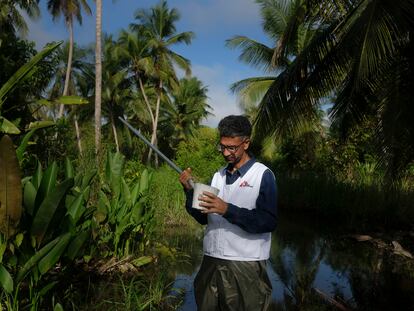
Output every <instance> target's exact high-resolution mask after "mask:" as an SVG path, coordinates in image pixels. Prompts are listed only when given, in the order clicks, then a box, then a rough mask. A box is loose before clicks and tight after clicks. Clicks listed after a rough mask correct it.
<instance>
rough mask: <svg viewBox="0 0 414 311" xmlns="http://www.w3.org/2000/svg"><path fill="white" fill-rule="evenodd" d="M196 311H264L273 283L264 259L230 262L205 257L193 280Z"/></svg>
mask: <svg viewBox="0 0 414 311" xmlns="http://www.w3.org/2000/svg"><path fill="white" fill-rule="evenodd" d="M194 292H195V299H196V303H197V309H198V311H218V310H220V311H265V310H267V308H268V307H269V304H270V300H271V293H272V284H271V283H270V280H269V277H268V275H267V272H266V262H265V261H231V260H224V259H219V258H213V257H209V256H204V258H203V262H202V263H201V267H200V270H199V272H198V274H197V276H196V278H195V280H194Z"/></svg>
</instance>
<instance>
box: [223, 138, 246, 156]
mask: <svg viewBox="0 0 414 311" xmlns="http://www.w3.org/2000/svg"><path fill="white" fill-rule="evenodd" d="M246 141H248V139H243V141H242V142H241V143H240V144H238V145H236V146H226V145H222V144H218V145H217V151H219V152H224V151H225V150H226V149H227V151H228V152H230V153H236V152H237V151H238V150H239V148H240V146H241V145H243V144H244V143H245V142H246Z"/></svg>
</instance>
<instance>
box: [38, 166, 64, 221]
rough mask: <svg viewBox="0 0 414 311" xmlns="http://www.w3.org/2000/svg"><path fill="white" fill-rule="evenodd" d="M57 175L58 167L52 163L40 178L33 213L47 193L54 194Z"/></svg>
mask: <svg viewBox="0 0 414 311" xmlns="http://www.w3.org/2000/svg"><path fill="white" fill-rule="evenodd" d="M57 173H58V167H57V164H56V162H53V163H52V165H50V166H49V167H48V168H47V169H46V172H45V173H44V174H43V176H42V180H41V182H40V186H39V188H38V190H37V194H36V200H35V206H34V212H35V213H36V211H37V209H38V208H39V206H40V205H41V204H42V202H43V200H44V199H45V198H46V197H47V196H48V194H49V193H51V192H54V189H55V187H56V178H57Z"/></svg>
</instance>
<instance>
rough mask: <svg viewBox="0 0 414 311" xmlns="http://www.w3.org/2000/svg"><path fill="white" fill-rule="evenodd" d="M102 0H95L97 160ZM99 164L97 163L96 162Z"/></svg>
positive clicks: (99, 130)
mask: <svg viewBox="0 0 414 311" xmlns="http://www.w3.org/2000/svg"><path fill="white" fill-rule="evenodd" d="M101 37H102V0H96V46H95V75H96V76H95V154H96V157H97V160H99V153H100V152H99V151H100V148H101V101H102V60H101V57H102V39H101ZM98 163H99V161H98Z"/></svg>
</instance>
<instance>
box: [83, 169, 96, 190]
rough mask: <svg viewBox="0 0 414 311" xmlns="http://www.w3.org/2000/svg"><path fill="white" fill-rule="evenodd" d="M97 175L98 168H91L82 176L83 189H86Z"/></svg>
mask: <svg viewBox="0 0 414 311" xmlns="http://www.w3.org/2000/svg"><path fill="white" fill-rule="evenodd" d="M95 175H96V170H94V169H93V170H90V171H89V172H87V173H86V174H85V175H84V176H83V178H82V185H81V189H85V188H86V187H87V186H88V185H89V184H90V183H91V181H92V178H93V177H94V176H95Z"/></svg>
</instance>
